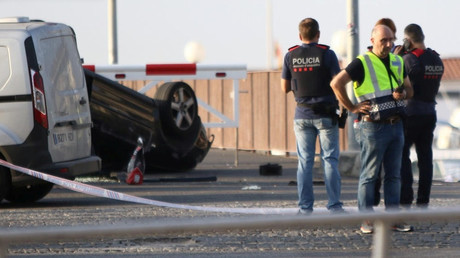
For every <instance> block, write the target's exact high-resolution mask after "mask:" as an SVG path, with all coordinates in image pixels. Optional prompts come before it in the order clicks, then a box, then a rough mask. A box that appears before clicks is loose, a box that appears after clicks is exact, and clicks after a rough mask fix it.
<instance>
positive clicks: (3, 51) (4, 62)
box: [0, 46, 11, 90]
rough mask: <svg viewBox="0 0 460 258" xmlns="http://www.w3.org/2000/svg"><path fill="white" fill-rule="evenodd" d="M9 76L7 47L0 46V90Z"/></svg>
mask: <svg viewBox="0 0 460 258" xmlns="http://www.w3.org/2000/svg"><path fill="white" fill-rule="evenodd" d="M10 77H11V69H10V55H9V53H8V48H7V47H5V46H0V90H1V89H3V87H5V84H6V82H7V81H8V80H9V78H10Z"/></svg>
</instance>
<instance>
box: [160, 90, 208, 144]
mask: <svg viewBox="0 0 460 258" xmlns="http://www.w3.org/2000/svg"><path fill="white" fill-rule="evenodd" d="M154 98H155V101H156V102H157V103H158V106H159V111H160V119H161V124H162V128H163V131H164V133H165V134H168V135H170V136H174V137H179V138H182V139H183V138H187V137H190V136H193V137H196V135H197V134H198V131H199V129H200V123H201V122H200V119H199V117H198V103H197V100H196V96H195V92H194V91H193V89H192V88H191V87H190V86H189V85H188V84H186V83H184V82H168V83H165V84H163V85H161V86H160V88H158V90H157V92H156V94H155V97H154Z"/></svg>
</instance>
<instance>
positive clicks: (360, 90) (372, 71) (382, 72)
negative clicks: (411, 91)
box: [353, 53, 403, 102]
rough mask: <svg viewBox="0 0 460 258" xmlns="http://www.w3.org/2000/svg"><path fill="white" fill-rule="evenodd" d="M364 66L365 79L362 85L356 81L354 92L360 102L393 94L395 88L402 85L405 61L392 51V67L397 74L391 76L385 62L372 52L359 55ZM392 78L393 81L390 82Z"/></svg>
mask: <svg viewBox="0 0 460 258" xmlns="http://www.w3.org/2000/svg"><path fill="white" fill-rule="evenodd" d="M358 58H359V59H360V60H361V62H362V64H363V67H364V81H363V83H362V84H361V85H358V83H357V82H355V83H354V87H353V88H354V93H355V96H356V99H357V100H358V101H359V102H362V101H364V100H369V99H376V98H379V97H384V96H388V95H391V94H392V85H393V89H395V88H397V87H398V86H399V85H402V78H403V61H402V58H401V57H400V56H397V55H393V54H391V53H390V64H391V65H390V69H391V70H392V72H393V74H394V75H395V76H396V81H395V78H394V77H393V76H389V74H388V72H387V69H386V68H385V65H384V64H383V62H382V61H381V60H380V58H378V57H377V56H375V55H374V54H372V53H366V54H364V55H361V56H358ZM390 80H391V82H390Z"/></svg>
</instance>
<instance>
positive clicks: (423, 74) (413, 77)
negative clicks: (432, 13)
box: [400, 24, 444, 207]
mask: <svg viewBox="0 0 460 258" xmlns="http://www.w3.org/2000/svg"><path fill="white" fill-rule="evenodd" d="M424 39H425V35H424V34H423V31H422V28H421V27H420V26H419V25H417V24H409V25H408V26H406V28H405V29H404V48H405V49H406V50H407V51H408V53H407V54H405V55H404V56H403V58H404V65H405V69H406V72H407V74H408V76H409V79H410V81H411V83H412V87H413V88H414V96H413V98H412V99H410V100H408V102H407V107H406V113H407V117H406V119H405V122H404V129H405V130H404V131H405V134H404V137H405V140H404V148H403V157H402V166H401V198H400V203H401V205H402V206H403V207H404V206H406V207H410V206H411V204H412V202H413V200H414V191H413V189H412V184H413V181H414V180H413V176H412V167H411V160H410V158H409V156H410V148H411V146H412V145H415V150H416V153H417V157H418V168H419V183H418V191H417V199H416V205H417V206H418V207H427V206H428V203H429V201H430V192H431V183H432V180H433V151H432V143H433V131H434V129H435V127H436V120H437V118H436V109H435V105H436V101H435V98H436V94H437V93H438V90H439V86H440V83H441V78H442V75H443V73H444V65H443V63H442V60H441V58H440V57H439V55H438V53H436V52H435V51H433V50H432V49H430V48H427V47H425V43H424Z"/></svg>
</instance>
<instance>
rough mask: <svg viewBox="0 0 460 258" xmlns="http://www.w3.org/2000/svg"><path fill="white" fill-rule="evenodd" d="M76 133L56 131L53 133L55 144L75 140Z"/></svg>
mask: <svg viewBox="0 0 460 258" xmlns="http://www.w3.org/2000/svg"><path fill="white" fill-rule="evenodd" d="M74 138H75V137H74V133H73V132H69V133H54V134H53V141H54V145H58V144H62V143H66V142H73V141H74Z"/></svg>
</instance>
